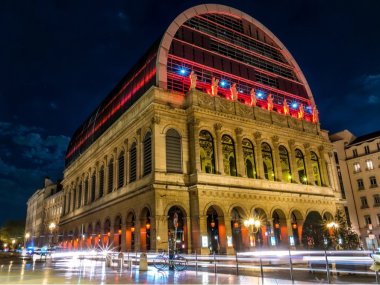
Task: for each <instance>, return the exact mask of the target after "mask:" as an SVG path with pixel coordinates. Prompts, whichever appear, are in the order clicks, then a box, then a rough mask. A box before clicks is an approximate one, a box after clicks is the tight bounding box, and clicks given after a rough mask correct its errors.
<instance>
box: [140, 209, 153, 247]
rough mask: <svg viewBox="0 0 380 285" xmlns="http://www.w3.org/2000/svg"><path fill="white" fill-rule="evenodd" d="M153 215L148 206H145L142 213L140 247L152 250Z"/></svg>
mask: <svg viewBox="0 0 380 285" xmlns="http://www.w3.org/2000/svg"><path fill="white" fill-rule="evenodd" d="M150 228H151V216H150V211H149V209H148V208H146V207H145V208H144V209H143V210H142V211H141V215H140V249H141V250H142V251H149V250H150V230H151V229H150Z"/></svg>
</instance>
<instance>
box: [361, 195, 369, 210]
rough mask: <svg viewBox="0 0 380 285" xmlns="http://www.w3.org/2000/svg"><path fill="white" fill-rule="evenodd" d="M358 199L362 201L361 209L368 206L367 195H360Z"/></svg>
mask: <svg viewBox="0 0 380 285" xmlns="http://www.w3.org/2000/svg"><path fill="white" fill-rule="evenodd" d="M360 201H361V202H362V206H361V208H362V209H364V208H368V201H367V197H360Z"/></svg>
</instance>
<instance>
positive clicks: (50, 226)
mask: <svg viewBox="0 0 380 285" xmlns="http://www.w3.org/2000/svg"><path fill="white" fill-rule="evenodd" d="M55 228H56V225H55V223H50V225H49V230H50V238H51V242H50V245H49V247H50V246H51V245H52V244H53V242H54V236H53V232H54V230H55Z"/></svg>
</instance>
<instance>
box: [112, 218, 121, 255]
mask: <svg viewBox="0 0 380 285" xmlns="http://www.w3.org/2000/svg"><path fill="white" fill-rule="evenodd" d="M113 230H114V231H113V232H114V238H113V245H114V247H115V249H116V250H118V251H121V235H122V232H121V216H116V218H115V223H114V227H113Z"/></svg>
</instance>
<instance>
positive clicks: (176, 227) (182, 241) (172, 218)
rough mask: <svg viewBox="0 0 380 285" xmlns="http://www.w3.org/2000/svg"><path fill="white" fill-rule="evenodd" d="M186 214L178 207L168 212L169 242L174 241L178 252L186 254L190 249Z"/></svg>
mask: <svg viewBox="0 0 380 285" xmlns="http://www.w3.org/2000/svg"><path fill="white" fill-rule="evenodd" d="M187 229H188V227H187V223H186V213H185V211H184V210H183V209H181V208H180V207H178V206H173V207H171V208H170V209H169V211H168V235H169V236H168V240H170V239H172V242H174V245H175V249H176V250H177V252H186V251H187V248H188V240H187Z"/></svg>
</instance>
